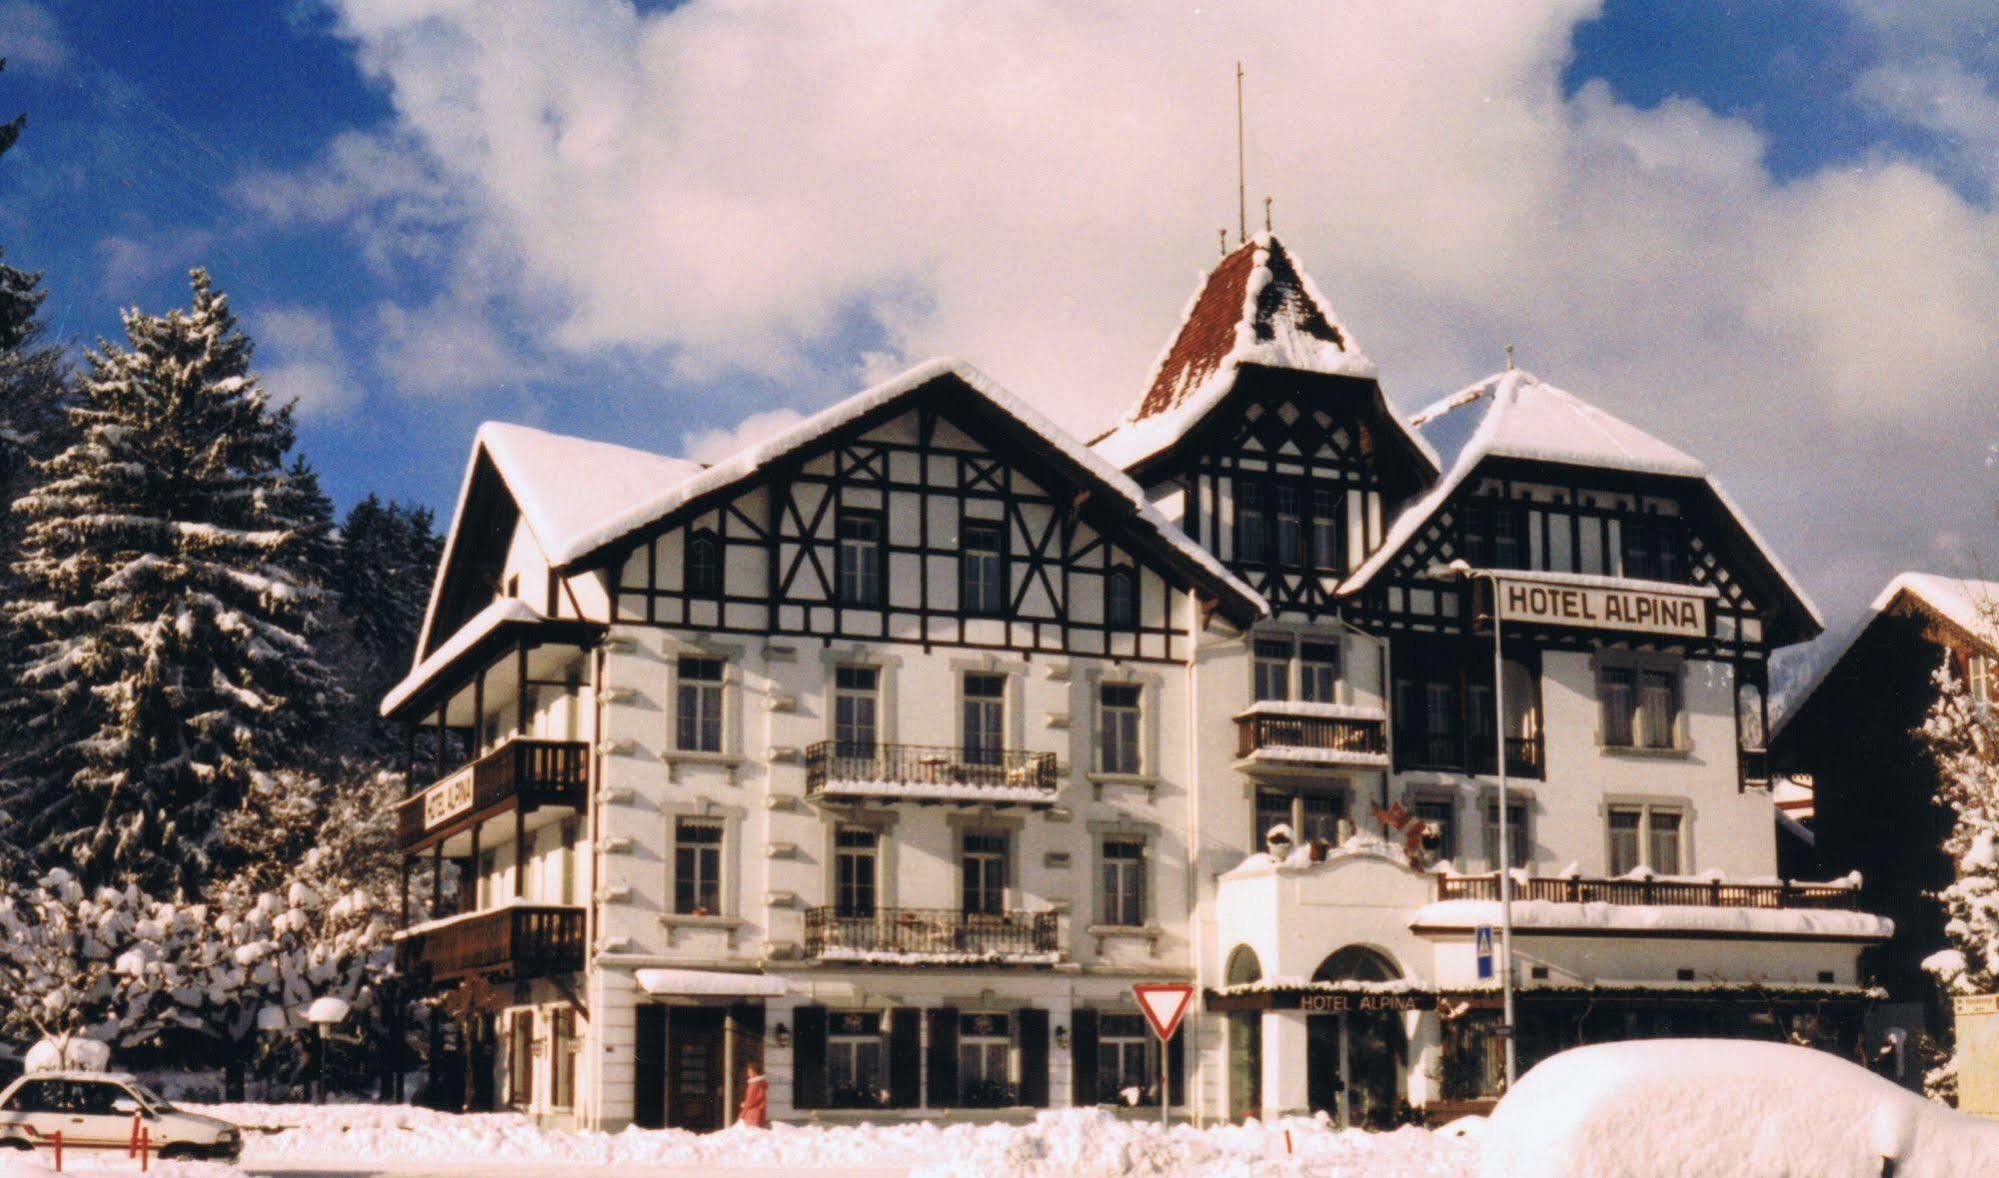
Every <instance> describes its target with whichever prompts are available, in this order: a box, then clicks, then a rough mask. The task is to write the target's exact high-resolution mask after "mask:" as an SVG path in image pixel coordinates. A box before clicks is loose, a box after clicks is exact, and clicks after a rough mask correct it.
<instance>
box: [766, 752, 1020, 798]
mask: <svg viewBox="0 0 1999 1178" xmlns="http://www.w3.org/2000/svg"><path fill="white" fill-rule="evenodd" d="M1059 785H1060V782H1059V781H1058V779H1057V776H1056V762H1055V754H1054V753H1034V752H1028V751H1026V750H1023V749H1004V750H997V749H996V750H992V751H990V752H988V751H983V750H975V749H964V748H952V747H948V746H941V745H920V744H870V745H858V744H843V743H841V742H839V741H832V740H822V741H820V742H819V743H818V744H815V745H812V746H811V747H810V748H807V749H806V750H805V793H806V796H808V797H820V798H826V799H828V800H833V799H838V798H849V797H851V798H872V799H878V800H884V801H911V802H917V803H920V804H925V805H935V804H937V803H942V802H955V803H958V804H961V805H998V806H1051V805H1054V803H1055V791H1056V789H1057V787H1058V786H1059Z"/></svg>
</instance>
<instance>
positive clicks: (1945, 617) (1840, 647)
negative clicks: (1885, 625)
mask: <svg viewBox="0 0 1999 1178" xmlns="http://www.w3.org/2000/svg"><path fill="white" fill-rule="evenodd" d="M1903 605H1907V606H1911V607H1913V608H1914V609H1916V610H1917V611H1919V612H1920V613H1921V614H1922V615H1923V616H1925V617H1928V618H1932V619H1935V620H1938V621H1941V622H1943V623H1944V624H1945V625H1947V626H1949V627H1950V628H1951V629H1952V630H1954V631H1956V632H1958V633H1959V634H1961V635H1962V636H1963V637H1964V639H1965V640H1966V641H1967V642H1980V643H1983V644H1984V645H1985V646H1986V647H1988V648H1990V649H1991V650H1992V651H1994V652H1995V653H1999V615H1995V614H1994V613H1993V612H1992V611H1995V610H1999V581H1981V580H1977V579H1975V578H1972V577H1953V576H1950V575H1948V574H1945V573H1916V572H1906V573H1897V574H1896V575H1895V576H1894V577H1893V578H1892V579H1891V580H1889V582H1888V584H1887V585H1886V586H1885V587H1883V588H1882V590H1881V592H1880V593H1878V594H1876V595H1875V596H1874V600H1873V601H1872V602H1871V603H1869V605H1868V607H1867V612H1866V613H1865V614H1863V615H1862V616H1861V617H1860V620H1859V621H1857V622H1854V623H1853V624H1852V625H1850V626H1848V627H1847V628H1846V630H1845V632H1844V633H1843V634H1842V635H1841V636H1840V638H1839V639H1838V641H1837V642H1835V643H1833V645H1832V646H1831V648H1830V649H1828V650H1827V651H1826V652H1825V653H1824V654H1823V655H1821V656H1817V657H1816V658H1815V662H1814V665H1813V667H1812V670H1811V672H1810V673H1809V674H1808V675H1806V676H1804V682H1803V683H1802V684H1801V685H1800V686H1799V687H1798V688H1797V689H1796V690H1794V691H1791V692H1788V693H1786V695H1785V698H1784V699H1783V701H1782V703H1783V707H1782V710H1781V712H1780V714H1779V715H1778V716H1777V717H1776V720H1775V722H1774V723H1773V724H1772V725H1771V728H1770V741H1771V743H1772V744H1773V745H1774V744H1775V743H1776V740H1777V737H1778V735H1779V734H1780V733H1782V732H1783V731H1784V730H1785V729H1786V728H1788V727H1790V724H1791V721H1792V720H1794V719H1796V718H1797V717H1798V716H1800V715H1802V714H1803V713H1804V710H1805V705H1807V704H1809V703H1810V702H1811V700H1812V696H1814V695H1815V694H1817V693H1818V689H1819V688H1820V687H1821V686H1822V685H1823V684H1824V683H1825V681H1826V680H1827V679H1828V678H1829V677H1831V675H1832V672H1833V668H1835V667H1837V666H1839V664H1840V663H1841V662H1843V661H1844V660H1845V659H1846V656H1847V652H1849V651H1851V650H1852V649H1853V645H1854V643H1856V642H1858V641H1860V636H1861V635H1862V634H1865V633H1866V632H1867V630H1868V628H1869V627H1871V626H1872V625H1873V624H1874V622H1875V620H1876V619H1877V618H1879V617H1881V616H1882V615H1883V614H1886V613H1890V612H1893V611H1894V610H1895V609H1896V608H1897V607H1898V606H1903ZM1826 641H1828V642H1831V641H1832V640H1831V639H1827V640H1826ZM1819 649H1820V647H1819V645H1817V644H1815V645H1814V646H1813V647H1812V648H1811V650H1809V651H1807V652H1806V657H1813V656H1814V655H1816V652H1817V651H1818V650H1819Z"/></svg>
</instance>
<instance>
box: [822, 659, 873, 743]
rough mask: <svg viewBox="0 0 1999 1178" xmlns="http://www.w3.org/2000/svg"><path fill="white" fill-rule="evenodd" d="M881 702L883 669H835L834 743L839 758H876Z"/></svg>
mask: <svg viewBox="0 0 1999 1178" xmlns="http://www.w3.org/2000/svg"><path fill="white" fill-rule="evenodd" d="M880 699H881V669H880V668H878V667H835V668H833V743H834V746H835V749H834V753H835V755H836V756H841V757H852V758H856V759H860V760H871V759H873V757H874V755H875V742H876V740H877V738H878V735H879V730H878V728H877V726H876V723H877V712H878V710H879V706H880Z"/></svg>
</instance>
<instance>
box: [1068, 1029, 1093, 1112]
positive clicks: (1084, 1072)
mask: <svg viewBox="0 0 1999 1178" xmlns="http://www.w3.org/2000/svg"><path fill="white" fill-rule="evenodd" d="M1069 1044H1070V1046H1069V1076H1070V1080H1071V1083H1072V1085H1073V1086H1072V1088H1071V1090H1070V1093H1069V1103H1070V1104H1071V1105H1073V1106H1075V1107H1076V1108H1089V1107H1090V1106H1091V1105H1093V1104H1095V1103H1097V1012H1096V1011H1094V1010H1087V1009H1081V1008H1079V1009H1077V1010H1076V1011H1074V1012H1073V1013H1071V1014H1070V1015H1069Z"/></svg>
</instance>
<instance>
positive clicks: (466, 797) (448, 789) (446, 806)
mask: <svg viewBox="0 0 1999 1178" xmlns="http://www.w3.org/2000/svg"><path fill="white" fill-rule="evenodd" d="M472 786H473V777H472V769H471V768H470V767H469V766H468V767H466V768H464V769H461V770H459V771H458V772H456V773H454V774H452V775H451V776H449V777H447V778H445V779H444V780H443V781H440V782H438V783H437V784H436V785H433V786H431V787H430V788H429V789H428V790H426V791H424V795H423V828H424V829H425V830H429V829H430V828H431V827H433V826H436V825H437V824H438V823H440V822H443V821H444V820H445V819H447V818H455V817H457V816H458V815H460V814H463V813H464V812H465V811H467V810H470V809H471V808H472V796H473V789H472Z"/></svg>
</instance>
